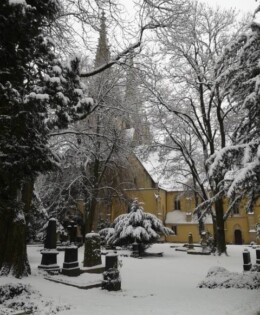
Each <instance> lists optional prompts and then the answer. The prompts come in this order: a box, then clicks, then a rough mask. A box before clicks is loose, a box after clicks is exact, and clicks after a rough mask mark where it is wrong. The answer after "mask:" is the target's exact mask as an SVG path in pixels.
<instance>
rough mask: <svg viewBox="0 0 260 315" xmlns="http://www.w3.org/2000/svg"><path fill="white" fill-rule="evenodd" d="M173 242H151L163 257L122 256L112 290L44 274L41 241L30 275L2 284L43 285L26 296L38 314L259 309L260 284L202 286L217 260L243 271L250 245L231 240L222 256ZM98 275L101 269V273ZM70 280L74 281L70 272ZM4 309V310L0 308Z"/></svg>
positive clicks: (233, 313)
mask: <svg viewBox="0 0 260 315" xmlns="http://www.w3.org/2000/svg"><path fill="white" fill-rule="evenodd" d="M172 245H173V244H169V243H166V244H155V245H154V246H153V247H152V248H151V251H159V252H161V251H163V252H164V256H163V257H147V258H143V259H136V258H132V257H124V256H121V257H120V260H121V261H122V266H121V267H120V273H121V278H122V291H118V292H108V291H104V290H101V289H100V288H95V289H90V290H82V289H78V288H74V287H70V286H66V285H63V284H58V283H54V282H50V281H48V280H45V279H44V278H43V275H44V272H43V271H42V270H38V268H37V266H38V265H39V264H40V262H41V254H40V248H39V247H37V246H29V247H28V254H29V259H30V263H31V267H32V275H31V276H30V277H28V278H25V279H22V280H19V279H18V280H17V279H14V278H11V277H6V278H0V284H1V286H2V285H4V284H6V283H23V284H30V285H31V287H32V289H33V290H35V291H36V292H37V291H39V292H40V295H41V297H39V296H37V294H36V295H33V294H32V295H31V296H30V297H29V298H28V300H29V301H31V302H34V303H36V304H37V303H38V305H39V309H40V312H34V313H33V314H35V315H36V314H41V315H42V314H44V315H45V314H46V315H49V314H52V312H53V313H54V312H56V310H57V309H59V310H60V311H59V312H58V314H60V315H69V314H70V315H81V314H82V315H83V314H84V315H85V314H88V315H104V314H106V315H121V314H122V315H130V314H131V315H133V314H134V315H148V314H149V315H150V314H156V315H159V314H160V315H172V314H174V315H187V314H192V315H204V314H207V315H215V314H216V315H257V314H260V299H259V293H260V292H259V290H257V289H255V290H249V289H234V288H229V289H223V288H222V289H207V288H203V289H201V288H198V284H199V283H200V282H201V281H202V280H204V279H205V278H206V275H207V272H208V270H209V269H210V268H212V267H214V266H217V267H224V268H226V269H227V270H228V271H230V272H238V273H242V272H243V271H242V270H243V261H242V252H243V250H244V248H245V247H246V246H234V245H230V246H228V254H229V256H225V255H223V256H220V257H219V256H213V255H210V256H200V255H188V254H187V253H186V252H179V251H175V249H174V248H171V246H172ZM175 245H176V244H175ZM249 250H250V252H251V258H252V262H253V263H255V250H254V249H253V248H249ZM119 253H120V251H119ZM63 255H64V253H63V252H60V253H59V255H58V261H59V265H60V266H62V263H63ZM103 258H104V257H103ZM82 259H83V248H80V250H79V260H80V261H82ZM80 277H82V279H81V278H79V279H77V281H78V283H80V282H88V281H89V282H91V281H94V280H95V276H93V274H90V275H88V274H84V275H83V276H80ZM88 277H89V278H88ZM98 279H100V275H98V276H97V280H98ZM68 281H72V280H71V278H69V280H68ZM0 308H1V305H0ZM0 314H1V315H2V313H1V311H0ZM4 314H5V313H3V315H4Z"/></svg>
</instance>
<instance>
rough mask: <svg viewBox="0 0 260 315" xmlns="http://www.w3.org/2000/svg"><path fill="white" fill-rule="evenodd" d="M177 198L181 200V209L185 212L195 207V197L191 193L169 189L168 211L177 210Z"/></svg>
mask: <svg viewBox="0 0 260 315" xmlns="http://www.w3.org/2000/svg"><path fill="white" fill-rule="evenodd" d="M176 199H178V200H179V201H180V210H182V211H185V212H191V211H192V212H193V209H194V208H195V201H194V198H193V197H192V196H190V195H189V194H187V193H185V192H181V191H170V192H169V191H167V201H166V208H167V212H169V211H173V210H175V203H174V201H175V200H176Z"/></svg>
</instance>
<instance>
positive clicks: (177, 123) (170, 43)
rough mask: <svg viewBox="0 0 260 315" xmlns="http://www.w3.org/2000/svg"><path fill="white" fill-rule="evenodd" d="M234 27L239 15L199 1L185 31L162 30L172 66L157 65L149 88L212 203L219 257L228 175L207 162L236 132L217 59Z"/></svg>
mask: <svg viewBox="0 0 260 315" xmlns="http://www.w3.org/2000/svg"><path fill="white" fill-rule="evenodd" d="M234 23H235V13H234V12H233V11H222V10H220V9H216V10H213V9H211V8H210V7H205V5H202V4H200V3H198V2H193V5H192V9H191V11H190V16H189V18H188V19H187V21H186V22H185V24H183V25H182V27H179V28H178V29H177V30H176V29H174V28H164V29H160V30H158V32H157V34H158V44H160V51H159V54H160V55H159V56H160V57H157V58H161V59H162V58H164V59H165V60H166V65H165V66H160V67H158V66H154V65H153V69H152V71H153V73H152V75H150V76H149V79H148V82H149V81H150V84H146V87H148V90H149V92H150V94H151V96H152V98H151V101H152V102H153V104H156V108H157V114H158V115H159V117H162V119H161V126H162V127H163V129H164V130H165V132H166V134H167V139H168V140H170V141H171V143H172V147H173V148H174V149H175V150H178V151H179V152H181V155H182V158H183V160H184V161H185V163H186V165H187V166H188V169H189V170H190V173H191V175H192V178H193V179H194V187H196V188H197V189H198V191H199V192H200V197H201V200H202V201H207V202H204V203H203V205H204V207H205V208H202V209H203V210H204V211H203V212H202V214H203V213H206V212H208V211H210V212H211V213H212V214H213V222H214V223H215V224H214V225H215V238H216V241H217V246H218V252H219V253H223V252H225V251H226V245H225V232H224V209H223V203H222V198H221V197H222V195H223V191H222V190H220V186H219V184H220V183H221V181H222V180H223V177H222V176H221V175H220V176H219V177H218V178H214V180H211V179H210V178H209V176H208V175H209V170H208V165H207V163H206V161H207V160H208V158H209V156H210V155H212V154H214V153H215V152H216V151H217V150H219V149H220V148H224V147H225V146H226V143H227V141H228V139H229V133H230V132H231V130H230V129H228V128H227V125H228V122H229V119H230V117H231V116H232V115H233V112H232V111H233V108H232V106H231V104H230V102H229V101H228V99H227V97H226V96H227V90H226V87H225V85H221V84H220V83H219V81H218V75H219V72H218V71H217V68H216V67H217V62H216V61H217V59H218V57H219V56H220V55H221V53H222V52H223V50H224V48H225V46H226V45H227V43H228V42H229V40H230V39H231V38H232V37H234V36H235V34H232V31H233V26H234ZM151 78H153V80H151ZM162 113H164V114H163V115H164V116H161V114H162ZM165 116H167V119H165ZM229 127H230V126H229ZM198 157H199V158H198ZM199 160H202V161H203V165H201V163H199ZM201 166H203V168H201ZM202 169H203V171H202ZM205 179H207V184H208V185H209V187H210V191H211V194H212V195H213V198H211V197H210V195H209V193H208V188H207V186H206V183H205ZM212 206H214V207H213V208H214V209H212ZM202 209H201V208H200V210H202Z"/></svg>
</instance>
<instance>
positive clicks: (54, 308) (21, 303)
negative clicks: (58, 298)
mask: <svg viewBox="0 0 260 315" xmlns="http://www.w3.org/2000/svg"><path fill="white" fill-rule="evenodd" d="M0 304H1V305H3V306H5V307H11V308H13V309H15V310H24V312H25V313H26V314H34V315H47V314H48V315H49V314H56V313H58V312H59V311H63V310H69V309H70V306H68V305H64V304H63V305H55V303H54V302H53V301H52V300H46V299H44V298H43V297H42V296H41V294H40V293H39V292H38V291H36V290H34V289H33V287H32V286H31V285H25V284H22V283H16V284H14V283H10V284H6V285H3V286H1V287H0ZM1 314H2V313H1ZM10 314H11V313H10ZM12 314H14V313H12Z"/></svg>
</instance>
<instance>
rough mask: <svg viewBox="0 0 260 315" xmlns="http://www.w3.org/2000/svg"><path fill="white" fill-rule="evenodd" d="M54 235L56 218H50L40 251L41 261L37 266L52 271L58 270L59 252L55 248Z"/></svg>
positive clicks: (55, 235)
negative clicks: (42, 247)
mask: <svg viewBox="0 0 260 315" xmlns="http://www.w3.org/2000/svg"><path fill="white" fill-rule="evenodd" d="M56 237H57V233H56V219H54V218H52V219H50V220H49V223H48V227H47V234H46V238H45V241H44V249H43V250H42V251H41V254H42V261H41V264H40V265H39V266H38V268H40V269H44V270H47V271H54V272H55V271H59V270H60V267H59V266H58V265H57V255H58V253H59V252H58V251H57V249H56Z"/></svg>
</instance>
